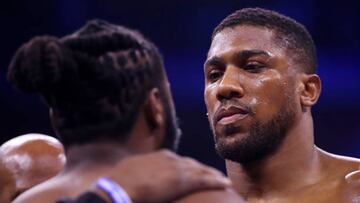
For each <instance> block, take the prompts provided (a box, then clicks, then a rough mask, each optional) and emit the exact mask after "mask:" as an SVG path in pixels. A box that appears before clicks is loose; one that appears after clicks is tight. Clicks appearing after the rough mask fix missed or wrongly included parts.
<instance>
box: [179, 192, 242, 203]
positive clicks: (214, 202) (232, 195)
mask: <svg viewBox="0 0 360 203" xmlns="http://www.w3.org/2000/svg"><path fill="white" fill-rule="evenodd" d="M199 202H206V203H218V202H226V203H242V202H245V201H244V200H243V199H242V198H241V197H240V196H239V195H238V194H237V193H236V192H235V191H234V190H233V189H227V190H205V191H201V192H196V193H192V194H190V195H187V196H186V197H183V198H181V199H179V200H177V201H176V203H199Z"/></svg>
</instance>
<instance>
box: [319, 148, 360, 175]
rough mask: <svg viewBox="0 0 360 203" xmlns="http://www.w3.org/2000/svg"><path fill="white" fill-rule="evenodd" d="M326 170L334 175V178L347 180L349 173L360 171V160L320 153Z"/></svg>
mask: <svg viewBox="0 0 360 203" xmlns="http://www.w3.org/2000/svg"><path fill="white" fill-rule="evenodd" d="M320 153H321V155H320V156H321V157H322V160H323V163H324V165H325V168H327V170H329V171H330V172H331V173H332V176H336V175H338V176H340V177H342V178H345V176H346V175H347V174H349V173H352V172H354V171H357V170H359V169H360V159H357V158H353V157H347V156H340V155H335V154H331V153H328V152H325V151H322V150H321V151H320Z"/></svg>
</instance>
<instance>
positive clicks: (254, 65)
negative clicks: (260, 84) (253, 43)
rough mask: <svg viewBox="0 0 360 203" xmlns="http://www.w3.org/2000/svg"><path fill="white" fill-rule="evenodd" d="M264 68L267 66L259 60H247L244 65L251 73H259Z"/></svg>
mask: <svg viewBox="0 0 360 203" xmlns="http://www.w3.org/2000/svg"><path fill="white" fill-rule="evenodd" d="M263 68H265V65H264V64H262V63H259V62H254V61H253V62H247V63H246V64H245V65H244V68H243V69H244V70H246V71H248V72H251V73H258V72H260V71H261V70H262V69H263Z"/></svg>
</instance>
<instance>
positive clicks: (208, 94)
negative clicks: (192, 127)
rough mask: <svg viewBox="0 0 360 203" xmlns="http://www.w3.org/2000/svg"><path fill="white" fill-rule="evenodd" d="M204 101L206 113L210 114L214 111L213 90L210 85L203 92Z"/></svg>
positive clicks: (214, 99) (214, 96)
mask: <svg viewBox="0 0 360 203" xmlns="http://www.w3.org/2000/svg"><path fill="white" fill-rule="evenodd" d="M204 101H205V105H206V108H207V111H208V113H212V111H213V109H214V104H215V102H216V94H215V88H214V87H213V86H211V85H208V86H206V87H205V90H204Z"/></svg>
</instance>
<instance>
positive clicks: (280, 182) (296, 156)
mask: <svg viewBox="0 0 360 203" xmlns="http://www.w3.org/2000/svg"><path fill="white" fill-rule="evenodd" d="M319 167H320V163H319V159H318V153H317V150H316V148H315V146H314V139H313V121H312V117H311V116H308V117H303V118H302V119H300V121H298V122H297V123H295V125H294V127H293V128H292V129H290V130H289V132H288V133H287V136H286V138H285V139H284V141H283V142H282V144H281V145H280V146H279V148H278V149H277V150H276V151H275V152H274V153H273V154H271V155H269V156H268V157H266V158H265V159H263V160H260V161H256V162H253V163H250V164H247V165H243V164H241V163H235V162H232V161H230V160H226V168H227V173H228V175H229V177H230V179H231V180H232V181H233V184H234V188H235V189H236V190H237V191H238V192H239V193H240V194H241V195H243V196H244V197H246V198H266V196H268V195H276V194H287V193H289V192H292V191H296V190H297V189H299V188H300V187H304V186H305V185H308V184H312V183H314V182H316V181H317V180H318V179H319V178H320V173H319V171H320V170H319Z"/></svg>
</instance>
